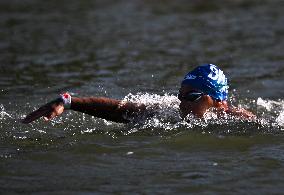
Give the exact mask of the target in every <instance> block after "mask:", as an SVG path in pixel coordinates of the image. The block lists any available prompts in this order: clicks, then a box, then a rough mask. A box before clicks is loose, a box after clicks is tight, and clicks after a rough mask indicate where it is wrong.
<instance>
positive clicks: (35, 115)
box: [21, 99, 64, 124]
mask: <svg viewBox="0 0 284 195" xmlns="http://www.w3.org/2000/svg"><path fill="white" fill-rule="evenodd" d="M61 107H63V103H62V102H61V100H59V99H56V100H53V101H51V102H49V103H47V104H45V105H43V106H41V107H40V108H39V109H37V110H36V111H34V112H31V113H30V114H28V115H27V116H26V117H25V118H24V119H22V120H21V122H22V123H24V124H28V123H31V122H33V121H35V120H37V119H39V118H40V117H43V116H49V117H52V116H53V114H52V113H53V112H56V113H57V114H59V112H58V110H59V108H61ZM61 109H62V108H61ZM63 110H64V107H63V109H62V112H63ZM62 112H61V113H62ZM61 113H60V114H61Z"/></svg>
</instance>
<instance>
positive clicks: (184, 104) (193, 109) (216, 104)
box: [179, 85, 228, 118]
mask: <svg viewBox="0 0 284 195" xmlns="http://www.w3.org/2000/svg"><path fill="white" fill-rule="evenodd" d="M193 91H194V92H198V91H199V90H198V89H195V88H193V87H191V86H190V85H182V86H181V88H180V89H179V93H180V95H182V96H185V95H186V94H187V93H189V92H193ZM179 108H180V115H181V117H182V118H184V117H186V116H187V115H188V114H189V113H192V114H193V115H195V116H197V117H200V118H201V117H203V116H204V114H205V113H206V112H207V111H208V110H209V109H211V108H215V109H214V110H215V111H217V112H218V113H221V112H224V111H227V110H228V105H227V102H226V101H216V100H214V99H213V98H212V97H210V96H209V95H203V96H202V97H201V98H200V99H198V100H196V101H193V102H192V101H187V100H184V99H181V102H180V105H179Z"/></svg>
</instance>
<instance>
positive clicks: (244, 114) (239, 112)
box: [226, 107, 256, 119]
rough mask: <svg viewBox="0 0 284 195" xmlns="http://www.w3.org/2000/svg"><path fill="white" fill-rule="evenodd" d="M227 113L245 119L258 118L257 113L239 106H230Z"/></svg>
mask: <svg viewBox="0 0 284 195" xmlns="http://www.w3.org/2000/svg"><path fill="white" fill-rule="evenodd" d="M226 113H227V114H229V115H232V116H237V117H241V118H245V119H256V115H255V114H253V113H252V112H250V111H248V110H246V109H244V108H239V107H230V108H229V109H228V110H227V111H226Z"/></svg>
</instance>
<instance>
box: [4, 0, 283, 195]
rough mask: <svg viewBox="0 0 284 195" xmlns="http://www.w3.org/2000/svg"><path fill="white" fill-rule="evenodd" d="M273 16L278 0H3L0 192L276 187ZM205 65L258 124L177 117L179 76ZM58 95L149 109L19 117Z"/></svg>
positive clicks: (279, 58) (279, 165)
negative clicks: (135, 118)
mask: <svg viewBox="0 0 284 195" xmlns="http://www.w3.org/2000/svg"><path fill="white" fill-rule="evenodd" d="M283 13H284V3H283V1H282V0H263V1H257V0H228V1H225V0H224V1H223V0H215V1H205V0H194V1H185V0H176V1H170V0H163V1H162V0H157V1H149V0H144V1H143V0H140V1H138V0H129V1H127V0H124V1H123V0H122V1H114V0H113V1H110V0H106V1H91V0H84V1H83V0H82V1H79V0H69V1H64V0H62V1H55V0H49V1H41V0H9V1H5V0H2V1H0V68H1V71H0V86H1V89H0V119H1V120H0V161H1V165H0V193H1V194H8V193H22V192H24V193H28V194H29V193H43V194H45V193H47V194H48V193H55V194H70V193H75V194H77V193H78V194H87V193H92V194H93V193H98V194H100V193H101V194H104V193H123V194H128V193H131V194H132V193H138V194H173V193H184V194H188V193H195V194H281V193H283V190H284V185H283V184H284V179H283V175H284V134H283V130H284V99H283V96H284V88H283V86H284V81H283V76H284V65H283V62H284V57H283V51H284V44H283V35H284V15H283ZM203 63H215V64H218V65H219V66H220V67H221V68H222V69H223V70H224V72H225V73H226V75H227V76H228V77H229V79H230V92H231V93H230V102H231V103H232V104H234V105H239V106H242V107H245V108H248V109H250V110H252V111H253V112H255V113H256V114H257V115H258V120H257V121H254V122H253V121H239V120H236V119H233V118H230V119H227V120H218V119H217V118H216V116H214V115H212V114H211V115H210V114H209V115H208V116H207V117H206V118H205V119H203V120H198V119H192V120H190V122H186V121H180V120H179V116H178V103H179V101H178V100H177V98H176V94H177V91H178V87H179V83H180V81H181V79H182V78H183V76H184V75H185V74H186V73H187V72H188V71H189V70H191V69H192V68H194V67H195V66H197V65H199V64H203ZM64 91H69V92H72V93H73V94H74V95H76V96H107V97H112V98H118V99H130V100H133V101H137V102H143V103H146V104H149V105H151V104H155V103H157V102H159V103H160V104H161V106H160V113H159V114H158V115H157V116H155V117H153V118H151V119H148V120H146V121H143V122H141V123H139V124H128V125H123V124H117V123H112V122H108V121H105V120H102V119H97V118H93V117H90V116H87V115H83V114H80V113H75V112H66V113H65V114H64V115H63V116H62V117H59V118H57V119H55V120H54V121H52V122H50V123H46V122H43V121H42V120H39V121H36V122H34V123H32V124H30V125H23V124H21V123H19V118H22V117H24V116H25V115H26V114H27V113H28V112H30V111H32V110H34V109H35V108H37V107H38V106H39V105H42V104H43V103H45V102H47V101H49V100H51V99H53V98H55V97H57V95H58V94H59V93H61V92H64Z"/></svg>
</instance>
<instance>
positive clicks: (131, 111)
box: [22, 97, 146, 124]
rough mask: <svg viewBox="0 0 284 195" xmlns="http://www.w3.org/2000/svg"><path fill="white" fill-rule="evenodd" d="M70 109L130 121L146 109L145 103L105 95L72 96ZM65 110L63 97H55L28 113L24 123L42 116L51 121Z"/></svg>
mask: <svg viewBox="0 0 284 195" xmlns="http://www.w3.org/2000/svg"><path fill="white" fill-rule="evenodd" d="M70 110H74V111H78V112H82V113H86V114H89V115H92V116H95V117H98V118H103V119H106V120H110V121H114V122H120V123H128V122H130V119H131V118H133V117H136V116H138V115H139V114H141V113H142V112H144V111H145V110H146V106H145V105H143V104H136V103H132V102H125V101H120V100H115V99H110V98H105V97H86V98H78V97H72V101H71V108H70ZM63 112H64V105H63V102H62V99H61V98H58V99H55V100H53V101H51V102H49V103H47V104H45V105H43V106H41V107H40V108H39V109H37V110H36V111H34V112H32V113H30V114H28V115H27V116H26V117H25V118H24V119H23V120H22V123H25V124H27V123H31V122H33V121H35V120H37V119H38V118H40V117H44V119H45V120H46V121H49V120H51V119H53V118H55V117H56V116H59V115H61V114H62V113H63Z"/></svg>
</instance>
